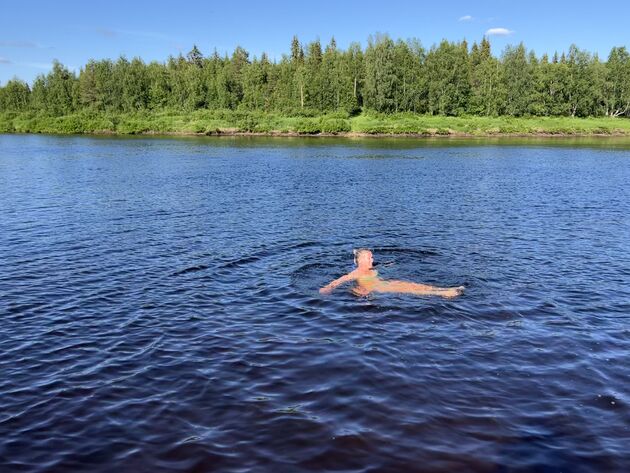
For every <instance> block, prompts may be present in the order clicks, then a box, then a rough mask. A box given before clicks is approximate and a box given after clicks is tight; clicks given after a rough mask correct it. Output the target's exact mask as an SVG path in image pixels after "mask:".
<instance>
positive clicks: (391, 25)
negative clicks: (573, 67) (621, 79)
mask: <svg viewBox="0 0 630 473" xmlns="http://www.w3.org/2000/svg"><path fill="white" fill-rule="evenodd" d="M305 5H308V6H305ZM629 17H630V2H629V1H628V0H625V1H621V0H611V1H607V2H600V3H594V2H588V3H587V2H579V1H557V2H556V1H551V0H547V1H538V0H532V1H529V2H511V1H485V2H470V1H448V0H445V1H442V2H435V1H431V2H421V1H410V0H400V1H397V0H389V1H382V0H381V1H369V0H363V1H356V0H346V1H343V0H337V1H330V0H324V1H319V2H300V1H299V0H292V1H280V0H277V1H275V0H266V1H264V0H261V1H240V2H233V3H229V2H226V1H221V2H217V1H205V2H203V1H185V0H182V1H179V2H173V1H169V2H167V1H161V0H153V1H132V0H127V1H124V2H123V1H118V0H110V1H108V2H85V1H81V2H79V1H74V0H72V1H70V0H69V1H63V0H59V1H57V2H51V1H42V0H30V1H29V2H15V1H14V2H8V1H7V2H3V5H2V8H1V9H0V84H5V83H6V81H7V80H9V79H11V78H12V77H13V76H17V77H20V78H22V79H24V80H27V81H29V82H32V80H33V79H34V78H35V77H36V76H37V75H38V74H41V73H45V72H47V71H48V70H49V69H50V65H51V63H52V61H53V59H58V60H59V61H61V62H62V63H63V64H65V65H67V66H68V67H70V68H72V69H75V70H77V71H78V70H79V68H80V67H81V66H82V65H83V64H85V63H86V62H87V61H88V60H89V59H90V58H94V59H102V58H117V57H118V56H120V55H125V56H127V57H128V58H132V57H135V56H139V57H141V58H142V59H144V60H145V61H151V60H158V61H164V60H165V59H166V58H167V57H168V56H169V55H177V54H179V53H180V52H182V53H186V52H187V51H189V50H190V48H191V47H192V45H193V44H197V45H198V47H199V48H200V49H201V51H202V52H203V53H204V54H209V53H211V52H212V51H213V50H214V48H215V47H216V48H217V49H218V51H219V52H221V53H223V52H225V51H228V52H231V51H232V50H233V49H234V47H235V46H236V45H241V46H243V47H244V48H245V49H247V50H248V51H249V52H250V53H251V54H252V55H254V54H256V55H260V53H261V52H262V51H266V52H268V53H269V55H270V56H271V58H274V57H275V58H277V59H280V57H281V56H282V54H283V53H287V52H288V50H289V44H290V41H291V38H292V36H293V35H294V34H297V35H298V36H299V38H300V40H301V41H303V42H306V41H311V40H313V39H316V38H320V40H321V41H322V42H323V43H326V42H328V41H329V39H330V37H331V36H333V35H334V37H335V39H336V40H337V44H338V45H339V46H340V47H342V48H345V47H346V46H347V45H348V44H349V43H350V42H351V41H359V42H360V43H362V44H363V45H365V43H366V40H367V38H368V36H369V35H370V34H374V33H377V32H380V33H388V34H390V36H392V37H393V38H403V39H406V38H412V37H415V38H418V39H420V40H421V41H422V43H423V45H424V46H425V47H430V46H431V45H432V44H434V43H437V42H439V41H440V40H441V39H443V38H446V39H449V40H461V39H463V38H465V39H467V40H468V41H469V42H472V41H478V40H480V39H481V38H482V37H483V36H484V34H486V33H487V32H488V31H489V30H490V33H493V32H494V33H495V34H490V40H491V43H492V45H493V48H494V52H495V54H496V53H500V52H501V51H502V50H503V48H504V47H505V46H506V45H507V44H517V43H519V42H521V41H523V42H524V43H525V45H526V46H527V47H528V48H530V49H533V50H535V51H536V53H537V54H538V55H540V54H542V53H543V52H548V53H553V52H554V51H556V50H558V51H562V50H566V49H568V47H569V46H570V44H571V43H575V44H577V45H578V46H579V47H581V48H583V49H586V50H588V51H591V52H597V53H599V54H600V56H602V57H604V58H605V57H606V56H607V55H608V52H609V51H610V48H611V47H612V46H617V45H626V46H630V44H629V43H630V41H628V38H630V34H629V33H628V30H627V24H626V23H627V19H628V18H629Z"/></svg>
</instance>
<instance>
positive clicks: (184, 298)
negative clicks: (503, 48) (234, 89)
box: [0, 135, 630, 472]
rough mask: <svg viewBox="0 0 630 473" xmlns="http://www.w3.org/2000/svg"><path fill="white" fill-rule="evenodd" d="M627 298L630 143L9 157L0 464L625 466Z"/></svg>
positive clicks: (205, 149) (66, 151)
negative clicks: (435, 292) (392, 283)
mask: <svg viewBox="0 0 630 473" xmlns="http://www.w3.org/2000/svg"><path fill="white" fill-rule="evenodd" d="M362 247H365V248H370V249H372V250H373V251H374V259H375V262H376V263H377V269H378V270H379V274H380V275H381V276H382V277H384V278H388V279H389V278H395V279H404V280H409V281H416V282H424V283H429V284H434V285H442V286H458V285H464V286H465V287H466V291H465V293H464V295H463V296H461V297H459V298H455V299H442V298H436V297H420V296H413V295H403V294H372V295H370V296H368V297H357V296H356V295H354V294H353V293H352V292H351V291H350V287H344V288H339V289H337V290H336V291H335V292H333V294H331V295H320V294H319V293H318V288H320V287H321V286H322V285H324V284H326V283H327V282H329V281H330V280H332V279H334V278H337V277H339V276H341V275H342V274H344V273H346V272H348V271H350V270H351V269H352V268H353V256H352V250H353V249H354V248H362ZM629 282H630V140H627V139H626V140H624V139H603V138H602V139H572V140H568V139H546V140H544V139H538V140H537V139H495V140H487V139H486V140H484V139H448V138H444V139H424V140H423V139H415V140H408V139H402V138H401V139H391V140H387V139H334V138H330V139H328V138H295V139H292V138H275V139H274V138H246V137H240V138H237V137H231V138H228V137H207V138H159V137H150V138H149V137H135V138H133V137H132V138H111V137H62V136H59V137H57V136H37V135H23V136H18V135H0V320H1V321H2V325H1V326H0V353H2V356H1V357H0V372H1V373H2V376H1V377H0V470H1V471H3V472H12V471H40V472H43V471H46V472H48V471H50V472H64V471H86V472H100V471H102V472H109V471H117V472H127V471H128V472H141V471H181V472H199V471H273V472H285V471H286V472H302V471H319V470H327V471H332V470H335V471H362V472H367V471H370V472H373V471H429V472H438V471H439V472H455V471H457V472H466V471H471V472H508V471H509V472H516V471H518V472H529V471H536V472H556V471H564V472H603V471H611V472H612V471H619V472H621V471H630V450H629V448H628V447H629V445H630V373H629V371H628V365H629V362H630V356H629V353H630V351H629V350H630V323H629V322H630V284H629Z"/></svg>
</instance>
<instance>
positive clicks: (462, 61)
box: [0, 35, 630, 132]
mask: <svg viewBox="0 0 630 473" xmlns="http://www.w3.org/2000/svg"><path fill="white" fill-rule="evenodd" d="M204 111H210V112H215V113H210V114H208V113H205V114H204ZM191 112H197V115H196V116H197V117H206V118H208V117H210V118H212V119H217V117H219V119H220V118H221V117H224V118H225V117H230V118H233V117H234V116H236V117H237V118H238V121H239V123H238V124H237V125H236V126H237V127H238V128H239V129H244V130H249V131H256V130H258V129H260V130H262V131H265V127H264V126H262V122H261V120H260V117H262V116H265V115H269V116H276V117H278V116H290V117H305V118H309V117H310V118H312V117H317V116H324V115H327V116H328V117H329V118H330V119H329V120H328V123H329V124H330V129H331V131H333V132H334V131H348V130H347V129H346V128H347V125H345V124H344V123H342V122H343V120H346V119H348V118H352V117H355V116H358V115H361V114H370V113H373V114H380V115H379V116H382V115H390V114H394V115H395V114H401V113H402V114H407V115H406V116H410V115H414V116H415V115H422V116H425V117H431V116H435V117H475V116H478V117H488V118H491V117H626V118H627V117H630V54H629V53H628V50H627V48H626V47H625V46H618V47H613V48H612V49H611V51H610V53H609V55H608V57H607V58H605V59H600V58H599V57H598V55H597V54H592V53H590V52H588V51H586V50H582V49H580V48H578V47H577V46H575V45H571V46H570V47H569V49H568V51H566V52H561V53H555V54H554V55H553V56H552V57H549V56H548V55H546V54H544V55H542V56H540V57H539V56H537V55H536V54H535V52H534V51H531V50H528V49H527V48H526V47H525V45H524V44H522V43H521V44H518V45H514V46H507V47H506V48H505V49H504V50H503V51H501V52H500V54H495V53H494V51H492V50H491V45H490V42H489V40H488V39H487V38H483V39H482V40H481V41H480V42H479V43H477V42H475V43H473V44H472V45H470V44H469V43H468V42H467V41H465V40H463V41H459V42H451V41H447V40H443V41H441V42H440V43H439V44H436V45H434V46H432V47H431V48H429V49H426V48H424V47H423V46H422V44H421V43H420V42H419V41H418V40H413V39H412V40H407V41H403V40H394V39H392V38H391V37H389V36H388V35H375V36H372V37H370V38H369V40H368V42H367V45H366V47H365V48H362V47H361V45H360V44H358V43H352V44H350V45H349V46H348V48H347V49H345V50H343V49H340V48H339V47H337V45H336V42H335V40H334V38H333V39H331V40H330V41H329V42H328V44H326V45H325V46H322V44H321V43H320V41H319V40H315V41H312V42H309V43H306V44H303V43H301V42H300V41H299V39H298V38H297V37H294V38H293V40H292V41H291V44H290V51H289V53H288V54H284V55H283V56H282V57H281V58H280V59H278V60H270V58H269V57H268V56H267V54H264V53H263V54H262V55H260V57H256V56H253V57H252V56H251V55H250V54H249V53H248V52H247V51H246V50H245V49H243V48H241V47H237V48H236V49H235V50H234V51H233V52H232V54H231V55H227V54H225V55H220V54H218V53H217V51H216V50H215V51H214V52H213V53H211V54H209V55H204V54H203V53H202V52H201V51H200V50H199V49H198V48H197V47H196V46H194V47H193V48H192V49H191V51H190V52H188V53H187V54H186V55H182V54H180V55H179V56H177V57H172V56H171V57H169V58H168V59H167V60H166V61H165V62H157V61H154V62H150V63H145V62H144V61H143V60H142V59H140V58H133V59H131V60H129V59H127V58H125V57H120V58H118V59H117V60H111V59H101V60H90V61H89V62H88V63H87V64H85V65H84V66H83V67H81V69H80V71H78V72H74V71H71V70H69V69H68V68H67V67H65V66H64V65H63V64H61V63H59V62H54V64H53V67H52V70H51V71H50V72H49V73H47V74H42V75H40V76H38V77H37V78H36V79H35V80H34V81H33V83H32V84H28V83H26V82H25V81H23V80H20V79H18V78H14V79H12V80H10V81H8V82H7V83H6V84H4V85H3V86H1V87H0V115H3V117H4V120H3V121H4V122H5V125H4V128H7V125H6V122H7V121H10V120H12V119H15V118H16V117H27V118H28V119H30V120H34V119H35V118H37V117H39V119H42V117H63V116H70V115H74V116H78V117H83V118H79V120H81V119H85V120H87V119H90V118H89V117H92V118H94V117H100V118H102V119H105V118H107V117H110V121H111V117H116V116H120V115H121V114H122V115H125V114H127V115H129V114H132V115H136V116H142V117H150V116H154V117H155V116H162V117H165V116H167V115H173V116H175V115H186V114H190V113H191ZM230 112H234V113H232V114H231V113H230ZM77 114H78V115H77ZM104 117H105V118H104ZM252 117H253V118H252ZM257 117H258V118H257ZM248 120H249V122H248ZM335 120H337V122H335ZM0 121H2V120H0ZM105 121H106V123H104V124H103V126H104V127H105V128H107V127H108V126H109V127H111V126H110V125H111V123H109V122H107V120H105ZM114 121H115V120H114ZM623 121H625V120H623ZM108 123H109V124H108ZM99 126H100V125H99V124H94V125H92V126H91V127H89V128H90V129H93V128H99ZM624 127H625V124H624ZM9 128H10V127H9ZM14 128H15V127H14ZM79 128H81V127H79ZM141 128H142V127H141ZM267 128H268V127H267ZM307 128H308V127H307ZM319 128H320V129H319V130H312V131H322V130H321V127H319ZM4 131H11V130H10V129H9V130H6V129H5V130H4ZM308 131H309V130H308V129H307V130H306V132H308ZM324 131H325V130H324Z"/></svg>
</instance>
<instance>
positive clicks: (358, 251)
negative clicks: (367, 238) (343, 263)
mask: <svg viewBox="0 0 630 473" xmlns="http://www.w3.org/2000/svg"><path fill="white" fill-rule="evenodd" d="M352 253H354V264H358V260H359V256H361V254H362V253H371V251H370V250H368V249H367V248H357V249H355V250H352Z"/></svg>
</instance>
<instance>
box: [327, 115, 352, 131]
mask: <svg viewBox="0 0 630 473" xmlns="http://www.w3.org/2000/svg"><path fill="white" fill-rule="evenodd" d="M351 129H352V127H351V126H350V122H349V121H348V120H344V119H342V118H324V119H323V120H322V124H321V131H322V133H335V134H336V133H345V132H348V131H350V130H351Z"/></svg>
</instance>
